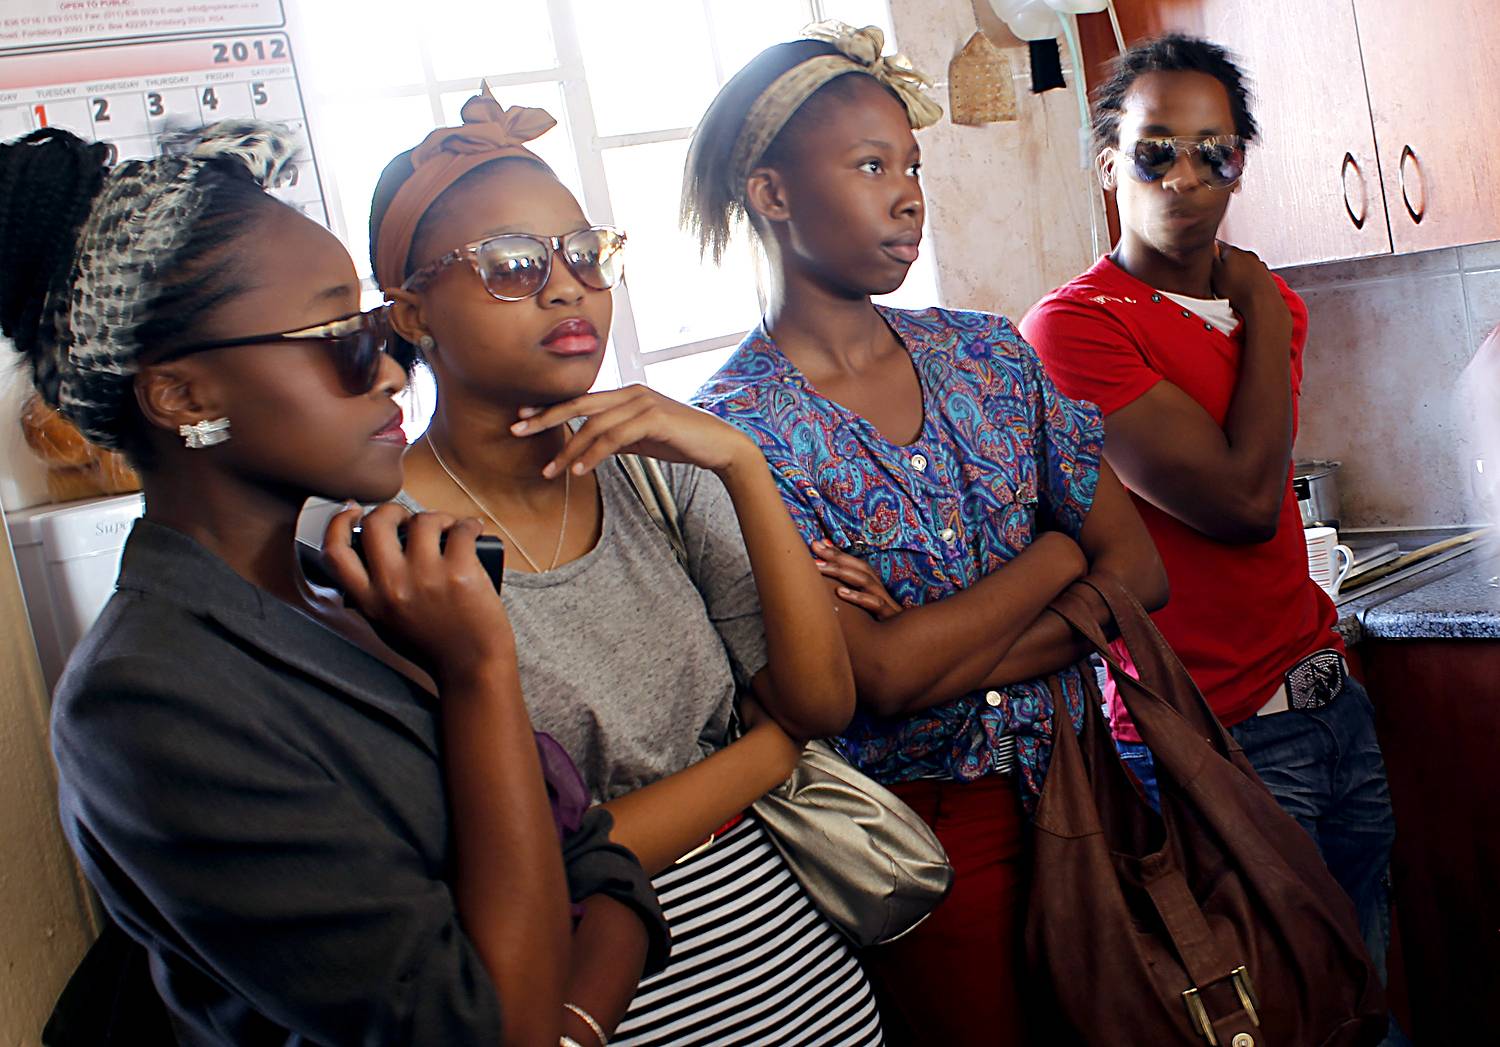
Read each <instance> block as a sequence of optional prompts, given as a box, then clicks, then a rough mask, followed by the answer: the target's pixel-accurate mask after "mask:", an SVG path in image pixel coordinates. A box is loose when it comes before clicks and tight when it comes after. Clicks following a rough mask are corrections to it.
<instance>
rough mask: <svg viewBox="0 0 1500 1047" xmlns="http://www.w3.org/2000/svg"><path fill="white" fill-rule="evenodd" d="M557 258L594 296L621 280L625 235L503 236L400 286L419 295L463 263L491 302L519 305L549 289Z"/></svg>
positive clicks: (592, 231)
mask: <svg viewBox="0 0 1500 1047" xmlns="http://www.w3.org/2000/svg"><path fill="white" fill-rule="evenodd" d="M557 255H561V256H562V259H563V264H565V265H566V266H567V267H568V269H569V270H570V271H571V272H572V273H573V275H574V276H576V277H577V278H578V281H579V283H581V284H583V285H584V286H585V287H588V288H591V289H593V290H595V291H608V290H609V289H610V288H612V287H614V286H615V284H617V283H619V282H620V277H621V276H622V275H624V271H625V233H624V232H623V231H622V230H619V229H615V228H613V227H611V226H607V225H595V226H589V227H588V228H587V229H579V230H576V231H574V232H571V233H568V234H567V235H565V236H538V235H534V234H532V233H502V234H501V235H499V236H491V237H487V238H485V239H483V240H475V241H474V242H473V243H469V244H465V245H464V246H463V247H460V248H458V249H457V250H455V251H450V252H449V253H448V254H446V255H444V256H443V257H441V258H439V259H437V260H436V261H434V262H431V263H429V264H428V265H425V266H423V267H422V268H421V269H418V270H417V271H416V272H415V273H412V275H411V276H410V277H408V278H407V280H406V283H405V284H404V285H403V286H404V287H405V288H406V289H407V290H413V291H414V290H418V289H419V288H420V287H421V286H422V285H423V284H425V283H427V282H428V281H429V280H431V279H432V278H433V277H434V276H436V275H437V274H438V273H439V272H440V271H441V270H443V269H444V268H446V267H447V266H450V265H452V264H454V263H455V262H460V261H467V262H468V263H469V265H470V266H471V267H472V268H473V269H474V272H475V273H477V274H478V276H479V279H480V281H481V282H482V283H483V284H484V289H485V290H486V291H488V292H489V294H490V297H491V298H494V299H497V300H498V301H501V302H520V301H524V300H525V299H527V298H530V297H532V296H533V295H535V294H538V293H540V291H541V290H542V288H544V287H546V286H547V281H548V280H549V279H551V276H552V261H553V258H554V257H556V256H557Z"/></svg>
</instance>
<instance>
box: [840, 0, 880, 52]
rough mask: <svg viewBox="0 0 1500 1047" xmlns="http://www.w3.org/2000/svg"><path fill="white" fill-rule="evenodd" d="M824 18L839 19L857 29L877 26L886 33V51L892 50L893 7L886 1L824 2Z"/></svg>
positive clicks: (852, 0)
mask: <svg viewBox="0 0 1500 1047" xmlns="http://www.w3.org/2000/svg"><path fill="white" fill-rule="evenodd" d="M823 17H824V18H837V19H838V20H839V21H840V22H847V23H849V24H850V25H852V26H854V28H856V29H863V28H864V27H865V26H867V25H877V26H879V27H880V28H881V31H882V32H884V33H885V49H886V50H887V51H889V50H890V49H891V45H892V42H893V41H892V38H891V34H892V30H891V5H890V4H889V3H887V2H886V0H823Z"/></svg>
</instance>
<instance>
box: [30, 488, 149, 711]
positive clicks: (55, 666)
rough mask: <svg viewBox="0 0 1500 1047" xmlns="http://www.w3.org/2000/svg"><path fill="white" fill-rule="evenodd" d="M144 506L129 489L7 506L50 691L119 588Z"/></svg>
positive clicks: (142, 500) (33, 629) (38, 647)
mask: <svg viewBox="0 0 1500 1047" xmlns="http://www.w3.org/2000/svg"><path fill="white" fill-rule="evenodd" d="M144 507H145V501H144V499H143V498H142V497H141V496H140V495H138V494H127V495H116V496H113V497H109V498H90V499H86V500H84V501H80V502H68V503H66V504H63V505H39V506H36V507H35V508H32V509H23V510H21V511H19V512H14V513H7V514H6V523H7V524H9V526H10V542H11V545H12V546H13V547H14V549H15V554H16V566H17V568H18V569H19V571H20V575H21V588H22V590H23V591H24V592H25V594H26V610H27V614H28V616H29V617H30V618H31V633H32V636H33V637H35V639H36V647H37V654H38V656H39V657H40V658H41V663H42V675H43V676H44V677H45V678H46V681H47V690H48V691H49V692H50V691H51V690H52V688H53V687H55V686H56V684H57V678H58V677H59V676H61V675H62V670H63V666H64V665H65V664H66V663H67V660H68V654H69V652H71V651H72V650H73V647H74V645H76V644H77V643H78V641H79V640H80V639H82V638H83V634H84V633H86V632H88V629H89V626H91V625H93V624H94V619H95V618H97V617H99V612H100V611H101V610H103V608H104V604H105V602H106V601H107V600H108V599H109V597H110V595H111V594H112V593H113V592H114V591H115V578H116V576H118V575H119V573H120V553H121V550H122V549H123V547H124V545H125V538H126V536H127V535H129V534H130V528H131V526H132V525H133V524H134V523H135V521H136V518H137V517H139V516H140V515H141V512H142V511H143V509H144Z"/></svg>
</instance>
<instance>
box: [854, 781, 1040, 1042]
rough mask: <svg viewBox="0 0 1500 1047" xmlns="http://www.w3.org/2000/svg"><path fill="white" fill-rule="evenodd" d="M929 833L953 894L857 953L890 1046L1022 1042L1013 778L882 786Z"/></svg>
mask: <svg viewBox="0 0 1500 1047" xmlns="http://www.w3.org/2000/svg"><path fill="white" fill-rule="evenodd" d="M890 788H891V791H893V792H894V793H895V794H896V795H897V796H899V797H901V799H903V800H905V801H906V802H907V803H908V804H909V805H911V808H912V809H913V810H914V811H916V812H917V814H919V815H921V817H922V820H923V821H925V822H926V823H927V824H928V825H930V826H932V829H933V831H934V832H935V833H937V836H938V839H939V840H941V841H942V843H943V846H944V847H945V848H947V850H948V858H949V860H950V861H951V862H952V863H953V873H954V876H953V890H952V892H951V893H950V894H949V895H948V897H947V898H945V899H944V900H943V903H942V904H941V905H939V906H938V907H937V908H936V909H935V910H933V913H932V915H931V916H929V917H928V918H927V919H926V920H925V921H923V923H922V924H921V925H920V926H918V927H917V929H916V930H914V931H912V932H911V933H910V934H907V935H905V936H904V937H902V938H899V939H897V940H896V941H894V942H891V943H890V944H889V945H877V946H874V947H872V948H869V949H866V950H864V951H863V952H862V953H861V955H860V959H861V960H863V961H864V964H865V969H866V970H867V971H868V972H869V975H870V980H871V981H872V982H873V983H874V985H875V991H876V995H877V997H878V999H879V1001H880V1014H881V1021H882V1023H883V1024H884V1025H885V1035H886V1042H887V1043H888V1044H890V1045H891V1047H907V1045H911V1047H917V1045H929V1044H940V1043H961V1044H972V1045H975V1047H991V1045H994V1047H1018V1045H1020V1044H1023V1043H1025V1036H1024V1029H1023V1022H1024V1015H1023V1012H1022V1010H1021V1006H1022V1005H1021V998H1020V994H1019V991H1018V970H1019V965H1020V959H1021V912H1022V905H1023V904H1024V899H1025V888H1026V873H1027V871H1028V865H1029V862H1028V860H1027V857H1028V856H1027V853H1026V834H1025V823H1024V818H1023V816H1022V813H1021V802H1020V797H1019V796H1018V795H1017V793H1016V782H1015V779H1014V778H1011V777H1008V776H1007V777H1003V778H1002V777H996V776H993V775H992V776H990V777H988V778H982V779H980V780H979V781H977V782H971V783H967V784H964V783H959V782H952V781H920V782H903V783H900V784H897V785H893V786H891V787H890Z"/></svg>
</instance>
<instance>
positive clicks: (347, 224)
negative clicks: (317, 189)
mask: <svg viewBox="0 0 1500 1047" xmlns="http://www.w3.org/2000/svg"><path fill="white" fill-rule="evenodd" d="M310 119H311V122H312V126H313V132H314V133H315V134H316V135H317V142H318V161H319V163H320V164H322V165H323V167H324V177H325V179H326V180H327V181H328V182H329V183H330V188H331V189H332V190H333V192H334V193H335V194H336V196H337V198H338V210H339V212H340V217H341V219H342V225H343V228H342V230H339V232H340V233H341V235H342V236H343V237H344V243H345V245H346V246H347V247H348V248H349V253H350V254H352V255H353V256H354V267H355V268H356V269H357V270H358V271H359V274H360V276H366V275H368V274H369V272H370V198H371V197H372V196H373V195H374V193H375V183H376V181H378V180H379V178H380V172H382V171H384V170H385V165H386V164H388V163H390V162H391V159H392V158H393V157H394V156H395V155H396V154H397V153H400V152H403V151H405V150H407V149H410V148H412V147H413V146H415V145H416V144H417V143H418V142H420V141H421V140H422V139H423V138H425V137H426V136H427V133H428V132H429V131H431V130H432V106H431V105H430V104H429V102H428V101H427V96H426V95H420V96H412V97H406V98H381V99H374V100H372V99H361V100H355V99H346V100H338V101H324V102H322V103H320V104H319V105H317V107H316V110H315V111H314V113H312V114H311V117H310Z"/></svg>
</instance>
